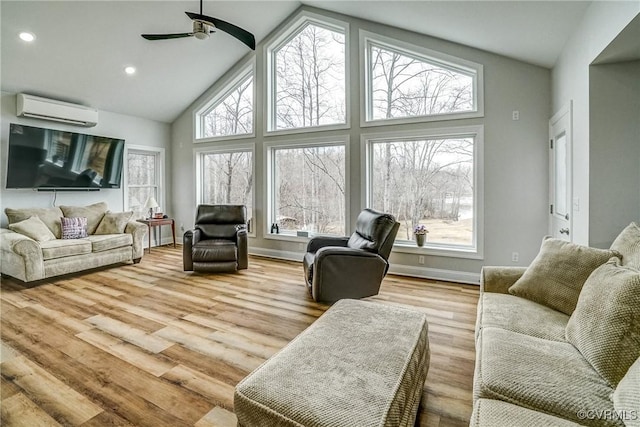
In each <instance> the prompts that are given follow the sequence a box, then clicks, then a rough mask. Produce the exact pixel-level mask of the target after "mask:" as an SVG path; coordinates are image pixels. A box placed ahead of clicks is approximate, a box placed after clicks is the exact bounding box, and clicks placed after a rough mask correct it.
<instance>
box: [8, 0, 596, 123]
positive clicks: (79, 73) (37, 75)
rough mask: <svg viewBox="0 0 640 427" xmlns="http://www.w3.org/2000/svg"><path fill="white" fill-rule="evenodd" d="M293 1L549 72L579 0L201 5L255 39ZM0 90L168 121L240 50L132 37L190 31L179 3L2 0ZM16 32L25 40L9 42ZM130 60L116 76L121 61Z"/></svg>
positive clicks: (582, 4) (188, 2)
mask: <svg viewBox="0 0 640 427" xmlns="http://www.w3.org/2000/svg"><path fill="white" fill-rule="evenodd" d="M301 4H306V5H310V6H314V7H318V8H322V9H327V10H331V11H335V12H339V13H344V14H347V15H351V16H355V17H358V18H362V19H368V20H371V21H376V22H380V23H383V24H388V25H392V26H396V27H400V28H404V29H407V30H411V31H415V32H418V33H423V34H427V35H430V36H434V37H439V38H443V39H447V40H451V41H454V42H457V43H461V44H465V45H468V46H472V47H476V48H479V49H484V50H487V51H490V52H495V53H498V54H501V55H505V56H509V57H512V58H515V59H519V60H522V61H525V62H529V63H532V64H536V65H540V66H543V67H547V68H550V67H552V66H553V64H554V63H555V61H556V59H557V57H558V55H559V54H560V52H561V50H562V47H563V46H564V44H565V42H566V41H567V40H568V38H569V37H570V35H571V33H572V32H573V31H574V29H575V28H576V26H577V25H578V24H579V22H580V20H581V19H582V16H583V14H584V12H585V10H586V9H587V7H588V6H589V4H590V2H586V1H496V2H493V1H327V0H312V1H302V2H299V1H211V0H206V1H205V2H204V10H203V13H204V14H205V15H210V16H214V17H217V18H220V19H223V20H225V21H229V22H232V23H234V24H236V25H239V26H241V27H243V28H246V29H247V30H249V31H251V32H252V33H253V34H254V35H255V37H256V41H257V42H258V43H259V42H260V41H261V40H262V39H264V38H265V37H266V36H267V35H268V34H269V33H270V32H271V31H272V30H274V29H275V28H276V27H277V26H278V25H279V24H280V23H281V22H282V21H283V20H284V19H285V18H286V17H287V16H288V15H290V14H291V13H292V12H293V11H295V10H296V9H297V8H298V7H299V6H300V5H301ZM0 8H1V9H0V13H1V37H2V39H1V40H2V41H1V43H2V45H1V48H2V51H1V61H2V63H1V74H0V78H1V80H0V82H1V89H2V91H5V92H10V93H14V92H26V93H31V94H35V95H41V96H46V97H51V98H56V99H63V100H68V101H72V102H78V103H81V104H86V105H91V106H93V107H96V108H98V109H101V110H106V111H113V112H117V113H122V114H127V115H133V116H139V117H145V118H149V119H153V120H158V121H163V122H172V121H173V120H175V119H176V118H177V117H178V115H179V114H180V113H181V112H182V111H184V109H185V108H186V107H188V106H189V105H190V104H191V103H192V102H193V100H195V99H196V98H197V97H198V96H199V95H200V94H202V93H203V92H204V91H205V90H206V89H207V88H208V87H209V86H211V85H212V84H213V83H214V82H215V81H216V80H217V79H218V78H219V77H220V76H222V75H223V74H224V72H225V71H226V70H227V69H229V67H231V66H232V65H233V64H234V63H236V62H237V61H238V60H239V59H241V58H242V57H243V56H244V55H246V54H247V53H248V52H250V50H249V49H248V48H247V47H246V46H245V45H243V44H242V43H240V42H238V41H237V40H235V39H234V38H232V37H230V36H228V35H227V34H225V33H217V34H214V35H212V37H210V38H209V39H208V40H204V41H200V40H195V39H193V38H188V39H179V40H168V41H155V42H150V41H147V40H144V39H142V38H141V37H140V34H141V33H165V32H166V33H184V32H189V31H191V21H190V20H189V18H188V17H187V16H186V15H185V14H184V12H185V11H193V12H197V11H198V9H199V5H198V2H197V1H195V0H182V1H153V0H149V1H93V0H85V1H6V0H3V1H2V2H1V3H0ZM21 31H28V32H31V33H33V34H34V35H35V36H36V39H35V41H34V42H33V43H25V42H23V41H22V40H20V39H19V37H18V34H19V33H20V32H21ZM126 66H135V67H136V73H135V74H133V75H126V74H125V73H124V68H125V67H126Z"/></svg>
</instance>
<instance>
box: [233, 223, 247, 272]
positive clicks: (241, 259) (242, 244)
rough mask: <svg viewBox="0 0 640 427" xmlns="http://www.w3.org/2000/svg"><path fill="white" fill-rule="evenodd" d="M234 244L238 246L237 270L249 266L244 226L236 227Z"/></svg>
mask: <svg viewBox="0 0 640 427" xmlns="http://www.w3.org/2000/svg"><path fill="white" fill-rule="evenodd" d="M236 245H237V246H238V270H244V269H246V268H248V267H249V254H248V252H249V250H248V249H249V248H248V243H247V229H246V228H244V227H242V228H238V230H237V232H236Z"/></svg>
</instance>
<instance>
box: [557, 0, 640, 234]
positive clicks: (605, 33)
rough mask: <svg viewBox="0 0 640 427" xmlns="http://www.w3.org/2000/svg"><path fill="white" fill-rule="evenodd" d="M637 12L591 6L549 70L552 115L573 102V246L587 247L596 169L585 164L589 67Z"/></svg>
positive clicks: (616, 5)
mask: <svg viewBox="0 0 640 427" xmlns="http://www.w3.org/2000/svg"><path fill="white" fill-rule="evenodd" d="M639 12H640V2H593V3H592V4H591V6H589V8H588V9H587V11H586V13H585V16H584V18H583V20H582V22H581V24H580V25H579V27H578V28H577V29H576V31H575V32H574V33H573V35H572V36H571V39H570V40H569V41H568V42H567V43H566V45H565V46H564V48H563V50H562V53H561V55H560V57H559V58H558V61H557V62H556V65H555V66H554V67H553V70H552V79H551V93H552V95H553V101H552V113H555V112H556V111H558V110H560V109H561V108H562V107H563V106H565V105H567V104H568V103H569V102H570V101H571V100H573V196H574V210H573V212H572V214H573V230H572V231H573V241H574V242H576V243H580V244H584V245H588V244H590V243H591V239H590V232H591V230H590V226H591V223H590V219H589V216H590V208H589V207H590V197H591V194H590V188H589V187H590V182H591V179H590V171H591V168H598V167H600V166H599V164H598V162H596V163H592V162H590V161H589V155H590V148H589V120H590V113H589V107H590V96H589V66H590V64H591V63H592V62H593V61H594V59H596V57H598V55H600V53H601V52H602V51H603V50H604V49H605V48H606V47H607V46H608V45H609V43H611V41H612V40H614V39H615V37H616V36H617V35H618V34H619V33H620V32H621V31H622V30H623V29H624V28H625V27H626V26H627V25H628V24H629V22H631V20H632V19H633V18H634V17H635V16H636V15H637V14H638V13H639ZM576 203H577V205H578V207H579V208H578V209H575V208H576V206H575V205H576ZM598 239H599V240H601V239H600V238H598ZM594 243H595V242H594Z"/></svg>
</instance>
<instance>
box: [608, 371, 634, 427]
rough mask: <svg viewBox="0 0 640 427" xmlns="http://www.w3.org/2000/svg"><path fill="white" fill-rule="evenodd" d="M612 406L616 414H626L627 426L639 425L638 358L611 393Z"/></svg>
mask: <svg viewBox="0 0 640 427" xmlns="http://www.w3.org/2000/svg"><path fill="white" fill-rule="evenodd" d="M613 406H614V407H615V408H616V411H618V414H621V415H628V416H627V417H625V425H626V426H627V427H640V358H638V360H636V361H635V363H634V364H633V365H631V368H629V370H628V371H627V373H626V375H625V376H624V378H622V380H621V381H620V383H619V384H618V388H616V391H615V393H613ZM634 411H635V412H634Z"/></svg>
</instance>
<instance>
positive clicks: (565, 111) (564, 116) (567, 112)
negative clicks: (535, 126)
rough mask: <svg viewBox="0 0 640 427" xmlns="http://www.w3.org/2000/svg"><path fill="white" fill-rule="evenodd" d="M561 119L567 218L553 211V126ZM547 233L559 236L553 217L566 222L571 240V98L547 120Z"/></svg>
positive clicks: (570, 239)
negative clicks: (565, 169) (564, 142)
mask: <svg viewBox="0 0 640 427" xmlns="http://www.w3.org/2000/svg"><path fill="white" fill-rule="evenodd" d="M563 120H566V122H565V124H564V126H562V129H563V130H564V133H565V136H566V158H567V164H566V167H567V177H566V178H567V182H566V185H567V201H566V202H567V214H568V215H569V218H568V219H567V218H560V217H558V216H557V213H556V212H555V207H554V203H555V172H556V168H555V157H554V151H553V149H554V145H553V144H555V133H556V132H554V128H555V127H556V126H557V125H558V124H560V123H561V122H562V121H563ZM548 149H549V224H548V229H549V230H548V231H549V235H551V236H553V237H556V238H561V236H559V235H558V233H556V230H555V228H556V227H554V219H556V220H562V221H566V222H567V226H568V228H569V235H568V237H569V241H571V242H572V241H573V214H574V212H573V100H570V101H569V102H568V103H567V104H565V105H564V106H563V107H562V108H560V110H558V111H557V112H556V113H555V114H554V115H553V116H552V117H551V119H550V120H549V145H548Z"/></svg>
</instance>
